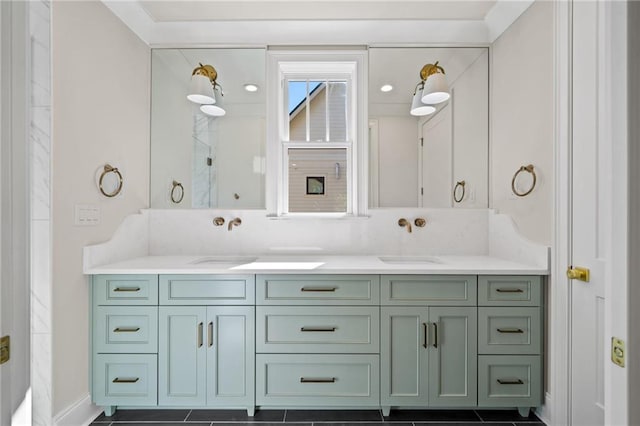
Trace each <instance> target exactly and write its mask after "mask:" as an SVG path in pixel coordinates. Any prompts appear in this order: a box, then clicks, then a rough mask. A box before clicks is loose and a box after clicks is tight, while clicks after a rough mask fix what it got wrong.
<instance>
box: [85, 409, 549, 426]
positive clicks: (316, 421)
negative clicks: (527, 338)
mask: <svg viewBox="0 0 640 426" xmlns="http://www.w3.org/2000/svg"><path fill="white" fill-rule="evenodd" d="M283 423H287V426H437V425H443V426H474V425H475V426H477V425H483V426H545V424H544V423H543V422H542V421H541V420H540V419H539V418H538V417H536V416H535V414H533V413H531V414H529V417H521V416H520V415H519V414H518V412H517V411H516V410H392V411H391V414H390V415H389V416H388V417H383V416H382V412H381V411H380V410H260V411H256V415H255V417H253V418H251V417H247V412H246V411H242V410H118V411H116V413H115V414H114V415H113V416H111V417H106V416H105V415H104V413H103V414H101V415H100V416H99V417H98V418H97V419H95V420H94V421H93V423H91V425H93V426H110V425H113V426H149V425H162V426H178V425H180V426H185V425H186V426H189V425H201V426H243V425H253V426H283Z"/></svg>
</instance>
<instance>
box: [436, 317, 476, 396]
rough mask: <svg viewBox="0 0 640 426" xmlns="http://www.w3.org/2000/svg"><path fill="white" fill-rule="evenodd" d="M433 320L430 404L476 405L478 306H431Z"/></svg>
mask: <svg viewBox="0 0 640 426" xmlns="http://www.w3.org/2000/svg"><path fill="white" fill-rule="evenodd" d="M429 323H430V324H431V327H432V328H433V334H432V341H431V342H430V346H429V406H432V407H459V406H475V405H476V404H477V399H478V385H477V383H478V378H477V372H478V365H477V358H478V337H477V336H478V328H477V323H478V308H475V307H431V308H429Z"/></svg>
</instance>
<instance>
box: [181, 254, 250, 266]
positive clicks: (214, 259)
mask: <svg viewBox="0 0 640 426" xmlns="http://www.w3.org/2000/svg"><path fill="white" fill-rule="evenodd" d="M256 259H257V257H252V256H208V257H203V258H200V259H196V260H194V261H193V262H189V264H190V265H213V266H218V265H224V266H235V265H243V264H245V263H251V262H254V261H255V260H256Z"/></svg>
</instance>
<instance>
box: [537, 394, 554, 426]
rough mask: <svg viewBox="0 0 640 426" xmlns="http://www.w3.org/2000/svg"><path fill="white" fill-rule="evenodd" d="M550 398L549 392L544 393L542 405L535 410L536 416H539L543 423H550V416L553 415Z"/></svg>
mask: <svg viewBox="0 0 640 426" xmlns="http://www.w3.org/2000/svg"><path fill="white" fill-rule="evenodd" d="M552 401H553V400H552V399H551V394H550V393H549V392H545V393H544V405H543V406H542V407H538V409H537V410H536V411H535V413H536V416H538V417H539V418H540V420H542V421H543V422H544V423H545V424H547V425H550V424H551V418H552V417H553V414H552V413H553V407H552V404H551V403H552Z"/></svg>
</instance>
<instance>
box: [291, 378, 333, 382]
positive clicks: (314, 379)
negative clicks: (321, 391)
mask: <svg viewBox="0 0 640 426" xmlns="http://www.w3.org/2000/svg"><path fill="white" fill-rule="evenodd" d="M335 382H336V378H335V377H326V378H323V377H318V378H315V377H313V378H307V377H300V383H335Z"/></svg>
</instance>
